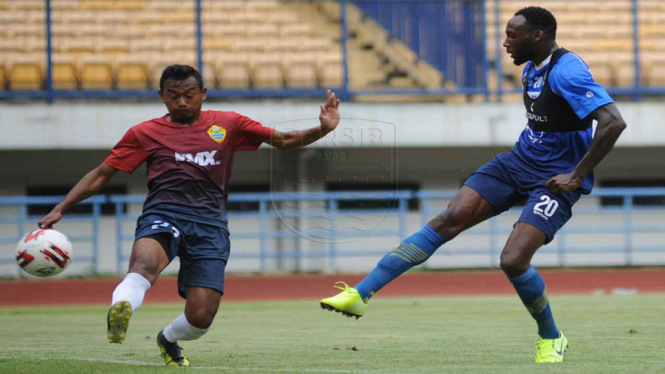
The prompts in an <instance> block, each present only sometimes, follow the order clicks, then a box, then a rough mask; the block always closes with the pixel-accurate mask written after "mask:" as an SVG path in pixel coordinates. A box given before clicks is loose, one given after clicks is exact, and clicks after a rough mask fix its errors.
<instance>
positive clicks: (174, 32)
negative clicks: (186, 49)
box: [146, 23, 195, 39]
mask: <svg viewBox="0 0 665 374" xmlns="http://www.w3.org/2000/svg"><path fill="white" fill-rule="evenodd" d="M194 33H195V27H194V25H193V24H192V23H178V24H168V25H167V24H157V25H148V27H147V29H146V35H147V36H149V37H150V36H153V37H158V38H161V39H167V38H180V39H184V38H191V39H193V38H194Z"/></svg>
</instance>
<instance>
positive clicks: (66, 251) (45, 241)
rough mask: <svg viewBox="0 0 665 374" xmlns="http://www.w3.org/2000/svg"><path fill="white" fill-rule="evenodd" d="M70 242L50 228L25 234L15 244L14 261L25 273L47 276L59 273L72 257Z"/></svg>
mask: <svg viewBox="0 0 665 374" xmlns="http://www.w3.org/2000/svg"><path fill="white" fill-rule="evenodd" d="M72 254H73V252H72V243H71V242H70V241H69V239H67V237H66V236H65V235H64V234H63V233H61V232H58V231H55V230H52V229H41V230H35V231H33V232H29V233H27V234H25V236H23V237H22V238H21V240H19V242H18V244H17V245H16V262H17V263H18V266H20V267H21V269H23V270H25V272H26V273H28V274H31V275H35V276H38V277H49V276H51V275H56V274H59V273H61V272H62V271H63V270H65V269H66V268H67V266H68V265H69V263H70V262H71V259H72Z"/></svg>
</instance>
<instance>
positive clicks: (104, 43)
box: [97, 39, 130, 53]
mask: <svg viewBox="0 0 665 374" xmlns="http://www.w3.org/2000/svg"><path fill="white" fill-rule="evenodd" d="M129 49H130V45H129V43H127V41H126V40H121V39H102V40H99V41H98V42H97V51H98V52H102V53H125V52H129Z"/></svg>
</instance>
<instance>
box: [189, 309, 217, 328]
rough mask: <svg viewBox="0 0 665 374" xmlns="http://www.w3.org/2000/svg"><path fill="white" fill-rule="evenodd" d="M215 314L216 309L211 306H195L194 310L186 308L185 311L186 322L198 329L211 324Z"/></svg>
mask: <svg viewBox="0 0 665 374" xmlns="http://www.w3.org/2000/svg"><path fill="white" fill-rule="evenodd" d="M216 314H217V309H214V310H213V309H212V308H205V307H202V308H196V309H194V310H188V311H187V312H186V313H185V316H186V317H187V322H189V324H190V325H192V326H194V327H196V328H198V329H207V328H209V327H210V325H212V322H213V321H214V320H215V315H216Z"/></svg>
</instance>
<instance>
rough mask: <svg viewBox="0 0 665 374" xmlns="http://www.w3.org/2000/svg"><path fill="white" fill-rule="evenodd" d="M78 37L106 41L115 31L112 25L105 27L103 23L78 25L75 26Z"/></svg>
mask: <svg viewBox="0 0 665 374" xmlns="http://www.w3.org/2000/svg"><path fill="white" fill-rule="evenodd" d="M77 28H78V35H80V36H82V37H87V38H100V39H101V40H107V38H108V37H109V35H111V34H112V33H113V31H114V29H115V26H113V25H106V24H103V23H95V24H80V25H77Z"/></svg>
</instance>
